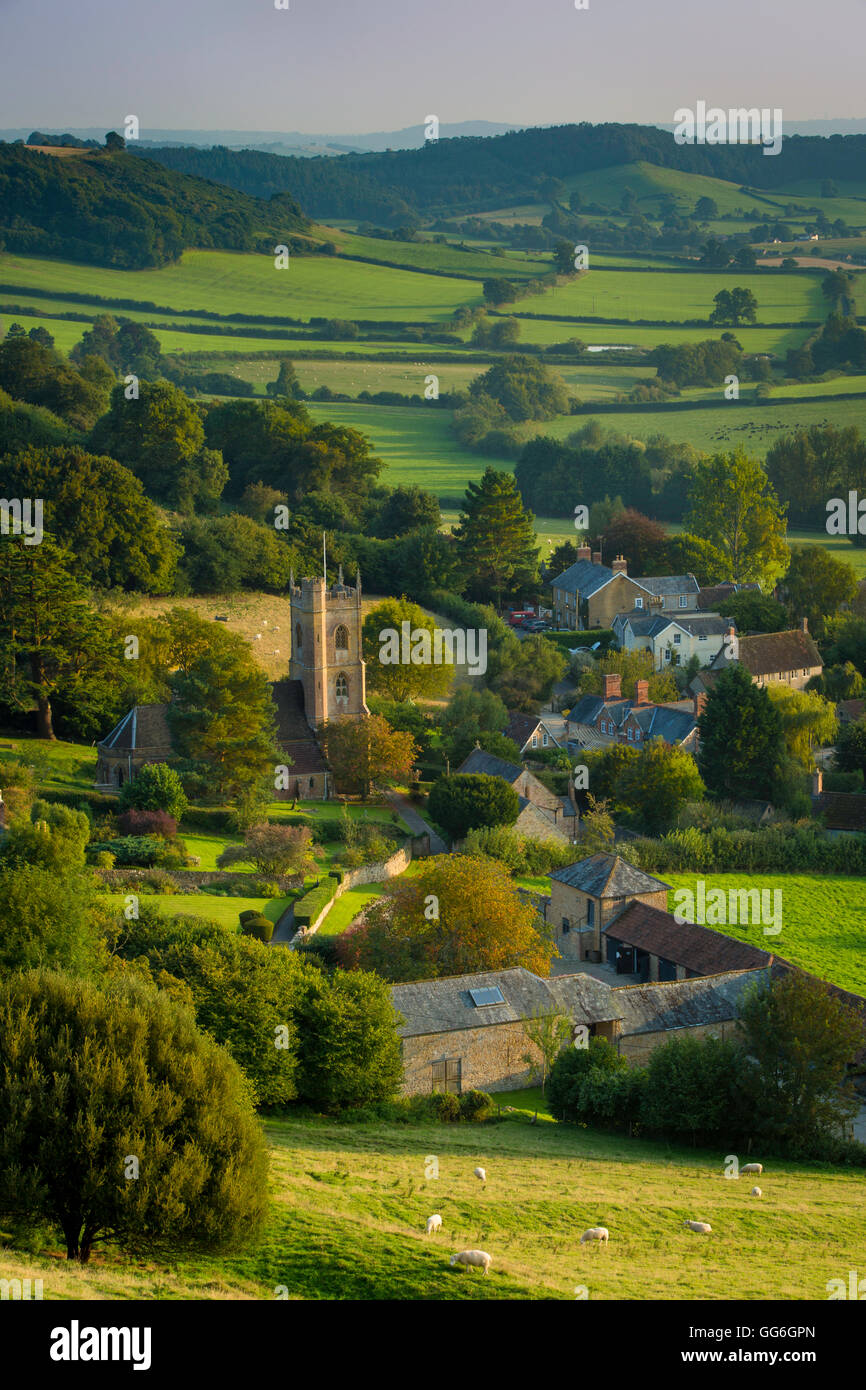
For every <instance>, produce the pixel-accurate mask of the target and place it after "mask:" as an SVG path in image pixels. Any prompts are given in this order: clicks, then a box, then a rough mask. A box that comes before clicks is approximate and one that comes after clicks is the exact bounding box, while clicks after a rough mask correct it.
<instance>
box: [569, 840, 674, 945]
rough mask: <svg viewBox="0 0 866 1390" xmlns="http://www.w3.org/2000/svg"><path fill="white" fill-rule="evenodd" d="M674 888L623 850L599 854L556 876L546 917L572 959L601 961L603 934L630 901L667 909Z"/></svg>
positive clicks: (570, 866) (580, 861) (582, 860)
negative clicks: (630, 860) (632, 861)
mask: <svg viewBox="0 0 866 1390" xmlns="http://www.w3.org/2000/svg"><path fill="white" fill-rule="evenodd" d="M668 887H669V885H668V884H667V883H663V882H662V881H661V879H658V878H652V877H650V875H649V874H645V873H643V871H642V870H641V869H636V868H635V867H634V865H633V864H629V863H628V862H627V861H626V860H625V859H622V858H621V857H620V856H619V855H618V854H593V855H590V856H589V858H588V859H581V860H579V861H578V863H576V864H568V865H566V867H565V868H564V869H556V870H554V872H553V873H552V874H551V875H550V900H549V903H548V904H547V907H546V918H547V922H548V924H549V925H550V926H551V927H552V929H553V940H554V944H555V945H556V948H557V950H558V951H559V954H560V955H561V956H562V957H563V958H564V959H566V960H569V959H570V960H594V961H600V960H601V959H602V953H603V948H604V938H603V935H602V933H603V932H604V929H605V927H606V925H607V923H608V922H609V921H610V919H611V918H612V917H614V916H615V915H616V914H617V913H618V912H619V910H620V909H621V908H622V907H623V906H624V904H626V903H629V902H635V901H637V902H642V903H647V904H648V905H650V906H652V907H656V908H661V909H662V910H663V911H666V910H667V905H668Z"/></svg>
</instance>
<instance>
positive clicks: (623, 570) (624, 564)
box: [610, 555, 628, 574]
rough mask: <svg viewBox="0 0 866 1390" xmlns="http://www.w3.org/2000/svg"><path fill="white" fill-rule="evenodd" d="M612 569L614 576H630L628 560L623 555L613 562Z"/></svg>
mask: <svg viewBox="0 0 866 1390" xmlns="http://www.w3.org/2000/svg"><path fill="white" fill-rule="evenodd" d="M610 567H611V569H612V570H613V572H614V574H628V560H626V559H625V557H624V556H622V555H617V557H616V559H615V560H613V561H612V562H611V566H610Z"/></svg>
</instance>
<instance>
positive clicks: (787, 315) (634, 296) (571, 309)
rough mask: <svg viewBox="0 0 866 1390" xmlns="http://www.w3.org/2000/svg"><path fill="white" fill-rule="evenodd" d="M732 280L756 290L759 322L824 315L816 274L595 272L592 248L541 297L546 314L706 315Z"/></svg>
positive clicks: (681, 317)
mask: <svg viewBox="0 0 866 1390" xmlns="http://www.w3.org/2000/svg"><path fill="white" fill-rule="evenodd" d="M858 283H860V282H859V281H858ZM735 285H737V286H742V288H743V289H748V290H751V291H752V293H753V294H754V296H755V298H756V300H757V301H758V310H757V323H758V324H759V325H760V324H770V325H772V324H774V323H790V322H795V323H796V322H799V321H801V320H803V319H813V320H819V319H823V318H824V317H825V316H826V312H827V309H826V303H827V302H826V300H825V299H824V297H823V295H822V294H821V277H820V276H818V275H815V276H813V275H804V274H791V275H787V274H785V275H783V274H780V273H779V272H778V271H773V272H767V273H765V274H755V273H748V272H741V271H719V270H716V271H712V270H709V271H706V272H699V271H688V272H677V271H659V272H658V273H657V274H656V273H651V272H646V271H639V270H634V271H632V270H625V269H622V270H617V271H605V272H603V273H594V272H593V269H592V253H591V251H590V260H589V270H588V271H587V272H586V274H583V275H578V276H577V277H575V278H574V279H572V280H569V281H568V282H567V283H564V284H560V285H557V286H556V287H555V288H553V289H551V290H550V292H549V293H548V294H547V295H546V296H545V301H544V302H545V305H546V308H547V311H548V312H549V313H550V314H562V315H568V316H570V317H573V318H582V317H584V316H586V315H593V316H595V315H598V316H599V317H600V318H611V319H612V318H616V319H657V320H663V319H667V320H675V321H682V320H686V319H708V318H709V316H710V314H711V313H712V311H713V307H714V306H713V299H714V296H715V295H717V294H718V293H719V291H720V290H729V289H732V288H733V287H734V286H735Z"/></svg>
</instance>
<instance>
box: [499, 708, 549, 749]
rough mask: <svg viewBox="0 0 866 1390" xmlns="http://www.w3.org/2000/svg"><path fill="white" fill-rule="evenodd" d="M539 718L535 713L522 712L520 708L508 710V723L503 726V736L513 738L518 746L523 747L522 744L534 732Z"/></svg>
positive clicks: (539, 720)
mask: <svg viewBox="0 0 866 1390" xmlns="http://www.w3.org/2000/svg"><path fill="white" fill-rule="evenodd" d="M540 723H541V719H540V717H539V716H538V715H537V714H522V713H521V711H520V710H510V711H509V714H508V723H507V724H506V726H505V737H506V738H510V739H513V740H514V742H515V743H516V744H517V746H518V748H520V749H521V750H522V749H523V745H524V744H525V743H527V742H528V741H529V739H530V738H531V737H532V735H533V734H534V733H535V731H536V729H537V728H538V726H539V724H540Z"/></svg>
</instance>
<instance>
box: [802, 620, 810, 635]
mask: <svg viewBox="0 0 866 1390" xmlns="http://www.w3.org/2000/svg"><path fill="white" fill-rule="evenodd" d="M800 626H801V627H802V629H803V631H804V632H808V631H809V619H808V618H801V619H800Z"/></svg>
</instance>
